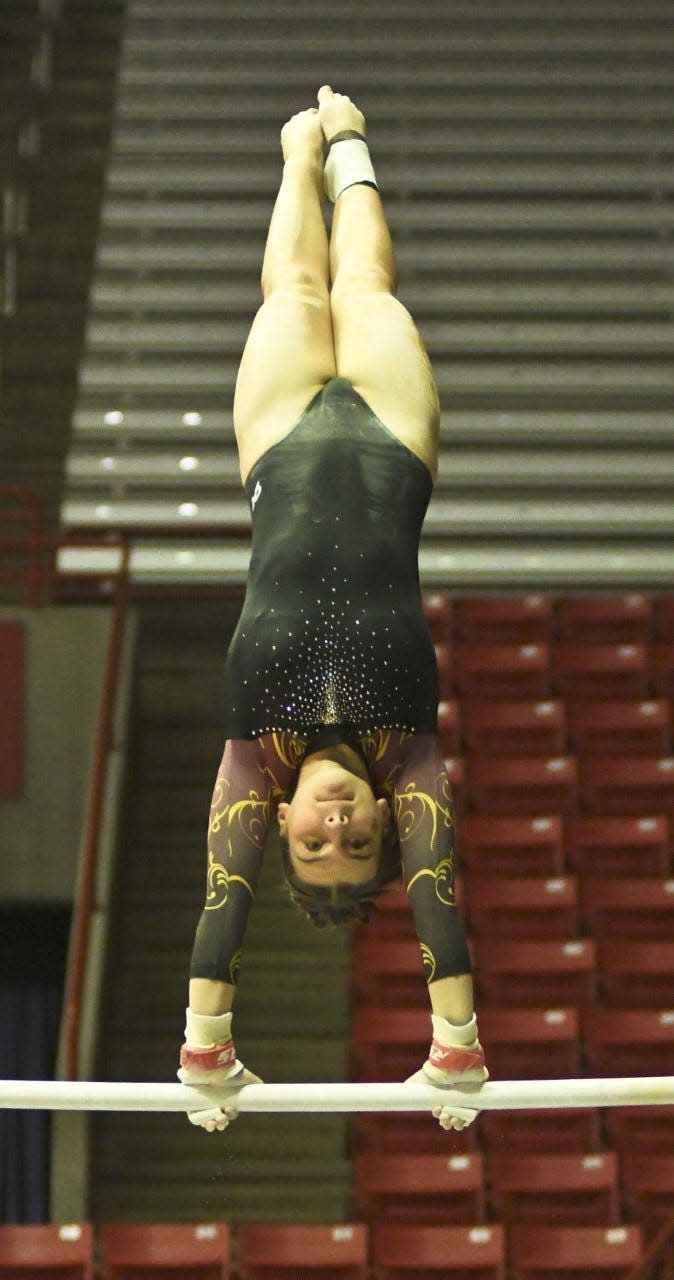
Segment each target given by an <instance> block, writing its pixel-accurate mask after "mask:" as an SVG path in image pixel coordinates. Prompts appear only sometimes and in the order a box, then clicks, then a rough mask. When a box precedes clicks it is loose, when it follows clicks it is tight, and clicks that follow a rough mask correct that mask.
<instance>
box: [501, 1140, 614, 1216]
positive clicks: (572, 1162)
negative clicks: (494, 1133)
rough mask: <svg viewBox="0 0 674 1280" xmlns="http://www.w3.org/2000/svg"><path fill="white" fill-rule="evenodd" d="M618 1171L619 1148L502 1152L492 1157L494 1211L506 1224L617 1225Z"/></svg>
mask: <svg viewBox="0 0 674 1280" xmlns="http://www.w3.org/2000/svg"><path fill="white" fill-rule="evenodd" d="M618 1174H619V1170H618V1157H617V1155H616V1153H615V1152H614V1151H603V1152H593V1153H584V1154H582V1155H581V1154H578V1155H571V1154H562V1155H560V1154H558V1153H555V1154H547V1153H546V1154H543V1155H539V1154H530V1155H518V1154H512V1153H508V1154H503V1153H501V1152H497V1153H495V1154H494V1155H493V1156H492V1157H491V1158H490V1161H489V1176H490V1182H491V1183H492V1184H493V1187H492V1199H493V1205H494V1209H495V1211H496V1213H497V1216H499V1217H502V1218H503V1220H504V1221H506V1222H513V1221H519V1222H522V1221H524V1222H530V1223H533V1222H541V1223H550V1222H555V1223H567V1224H571V1225H575V1226H581V1225H596V1226H602V1225H606V1224H608V1223H617V1222H618V1221H619V1208H620V1205H619V1179H618Z"/></svg>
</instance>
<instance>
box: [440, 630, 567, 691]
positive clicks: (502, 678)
mask: <svg viewBox="0 0 674 1280" xmlns="http://www.w3.org/2000/svg"><path fill="white" fill-rule="evenodd" d="M454 658H455V667H456V676H455V679H456V686H457V688H458V689H459V691H460V693H461V696H462V698H464V699H466V698H495V699H501V700H506V699H511V698H538V699H541V700H542V699H545V698H547V697H549V694H550V654H549V651H548V647H547V645H545V644H540V643H537V644H509V645H499V644H480V643H477V642H475V641H462V642H459V643H457V644H456V646H455V650H454Z"/></svg>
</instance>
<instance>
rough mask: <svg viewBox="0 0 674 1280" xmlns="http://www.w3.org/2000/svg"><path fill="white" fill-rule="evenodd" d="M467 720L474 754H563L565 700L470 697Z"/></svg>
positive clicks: (466, 734)
mask: <svg viewBox="0 0 674 1280" xmlns="http://www.w3.org/2000/svg"><path fill="white" fill-rule="evenodd" d="M463 719H464V737H465V741H466V745H467V748H468V751H469V753H470V754H474V755H492V756H559V755H561V754H562V752H563V751H564V746H565V716H564V704H563V703H562V702H550V701H546V702H540V701H533V702H532V701H522V700H518V701H516V702H498V701H494V700H492V701H484V702H483V701H481V700H480V701H478V700H475V701H470V700H469V701H467V702H466V703H465V705H464V709H463Z"/></svg>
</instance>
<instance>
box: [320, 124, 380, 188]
mask: <svg viewBox="0 0 674 1280" xmlns="http://www.w3.org/2000/svg"><path fill="white" fill-rule="evenodd" d="M323 176H324V182H325V194H326V195H327V197H328V200H331V201H332V203H333V204H334V203H335V200H337V198H338V196H341V194H342V192H343V191H346V189H347V187H355V186H356V185H357V184H358V183H365V184H366V185H367V186H369V187H374V188H375V189H376V190H378V187H377V179H376V177H375V172H374V169H373V167H372V161H371V159H370V152H369V151H368V147H367V142H366V141H365V139H364V137H363V136H362V134H360V133H357V132H356V130H355V129H344V130H343V131H342V133H336V134H335V136H334V138H333V139H332V141H331V142H330V145H329V149H328V157H327V160H326V162H325V171H324V175H323Z"/></svg>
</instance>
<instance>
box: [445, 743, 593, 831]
mask: <svg viewBox="0 0 674 1280" xmlns="http://www.w3.org/2000/svg"><path fill="white" fill-rule="evenodd" d="M577 784H578V777H577V766H576V760H575V758H574V757H573V756H552V757H551V758H549V759H545V760H544V759H539V758H538V757H536V758H533V757H528V756H527V757H524V756H523V757H515V758H514V759H511V758H509V757H507V756H477V757H474V758H473V759H472V760H470V761H469V764H468V799H469V801H470V804H471V805H472V807H473V808H474V810H475V811H476V812H477V813H480V814H488V813H493V814H499V815H500V816H502V817H505V816H506V815H507V814H522V815H524V814H527V815H531V814H539V813H540V814H550V813H573V812H574V811H575V809H576V803H577Z"/></svg>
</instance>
